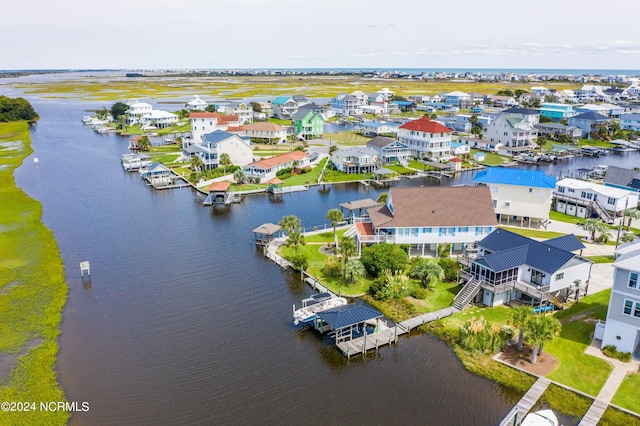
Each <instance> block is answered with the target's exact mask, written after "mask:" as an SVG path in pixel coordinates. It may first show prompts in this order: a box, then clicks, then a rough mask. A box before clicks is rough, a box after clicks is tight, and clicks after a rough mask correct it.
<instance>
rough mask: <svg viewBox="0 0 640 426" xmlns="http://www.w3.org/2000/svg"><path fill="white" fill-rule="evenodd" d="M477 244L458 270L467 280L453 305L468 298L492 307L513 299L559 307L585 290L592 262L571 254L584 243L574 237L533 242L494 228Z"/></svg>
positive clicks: (459, 304) (463, 303) (578, 249)
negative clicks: (472, 255)
mask: <svg viewBox="0 0 640 426" xmlns="http://www.w3.org/2000/svg"><path fill="white" fill-rule="evenodd" d="M477 245H478V256H477V258H475V259H471V260H470V263H469V269H468V270H467V269H466V270H463V271H462V273H461V278H463V279H465V280H467V283H466V284H465V289H463V290H462V291H460V292H459V296H457V297H456V300H455V301H454V306H455V307H457V308H459V309H462V308H464V307H465V306H466V305H467V304H468V303H471V302H476V303H482V304H483V305H486V306H491V307H493V306H497V305H503V304H508V303H509V302H511V301H513V300H519V301H521V302H523V303H526V304H530V305H532V306H534V307H538V306H541V305H542V306H546V305H549V306H550V305H555V306H557V307H562V306H563V304H564V303H566V302H567V301H568V300H570V299H572V298H578V297H579V293H578V292H579V291H580V290H581V289H585V291H586V290H587V289H588V285H589V277H590V275H591V265H592V264H593V262H592V261H591V260H589V259H586V258H583V257H582V256H580V255H579V254H576V253H575V252H577V251H580V250H582V249H583V248H584V245H583V244H582V243H581V242H580V241H579V240H578V239H577V238H576V237H575V236H574V235H565V236H562V237H558V238H553V239H550V240H547V241H536V240H533V239H531V238H527V237H524V236H521V235H518V234H515V233H513V232H510V231H508V230H506V229H496V230H495V231H493V232H492V233H491V234H489V235H488V236H486V237H485V238H484V239H482V240H481V241H479V242H478V244H477Z"/></svg>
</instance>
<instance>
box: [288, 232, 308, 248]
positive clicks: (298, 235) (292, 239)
mask: <svg viewBox="0 0 640 426" xmlns="http://www.w3.org/2000/svg"><path fill="white" fill-rule="evenodd" d="M306 244H307V242H306V241H305V240H304V234H303V233H302V232H300V231H292V232H290V233H289V237H288V238H287V246H289V247H291V248H292V249H293V251H294V252H295V253H296V254H298V250H299V249H300V246H304V245H306Z"/></svg>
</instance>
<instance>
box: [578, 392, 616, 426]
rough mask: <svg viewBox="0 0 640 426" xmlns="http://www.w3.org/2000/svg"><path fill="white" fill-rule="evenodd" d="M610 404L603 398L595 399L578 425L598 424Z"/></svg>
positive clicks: (591, 425) (590, 425)
mask: <svg viewBox="0 0 640 426" xmlns="http://www.w3.org/2000/svg"><path fill="white" fill-rule="evenodd" d="M608 406H609V404H608V403H607V402H606V401H603V400H601V399H598V398H596V399H594V400H593V404H591V407H589V410H587V413H586V414H585V415H584V417H583V418H582V420H580V423H578V426H596V425H597V424H598V422H599V421H600V418H602V415H603V414H604V412H605V410H606V409H607V407H608Z"/></svg>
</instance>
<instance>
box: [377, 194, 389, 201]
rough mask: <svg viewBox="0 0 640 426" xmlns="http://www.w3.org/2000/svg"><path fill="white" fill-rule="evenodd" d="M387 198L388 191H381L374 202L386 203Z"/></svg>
mask: <svg viewBox="0 0 640 426" xmlns="http://www.w3.org/2000/svg"><path fill="white" fill-rule="evenodd" d="M387 198H389V193H388V192H382V193H380V195H378V198H376V203H380V204H387Z"/></svg>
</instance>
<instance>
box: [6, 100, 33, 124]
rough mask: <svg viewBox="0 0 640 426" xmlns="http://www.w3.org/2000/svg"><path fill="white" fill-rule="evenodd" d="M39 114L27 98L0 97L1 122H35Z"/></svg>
mask: <svg viewBox="0 0 640 426" xmlns="http://www.w3.org/2000/svg"><path fill="white" fill-rule="evenodd" d="M38 118H40V117H38V114H37V113H36V111H35V110H34V109H33V106H31V104H30V103H29V101H27V100H26V99H25V98H9V97H8V96H0V122H8V121H21V120H26V121H35V120H37V119H38Z"/></svg>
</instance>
